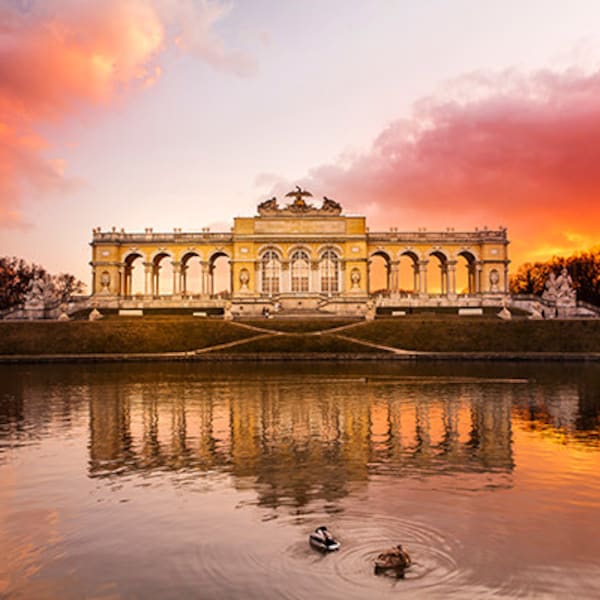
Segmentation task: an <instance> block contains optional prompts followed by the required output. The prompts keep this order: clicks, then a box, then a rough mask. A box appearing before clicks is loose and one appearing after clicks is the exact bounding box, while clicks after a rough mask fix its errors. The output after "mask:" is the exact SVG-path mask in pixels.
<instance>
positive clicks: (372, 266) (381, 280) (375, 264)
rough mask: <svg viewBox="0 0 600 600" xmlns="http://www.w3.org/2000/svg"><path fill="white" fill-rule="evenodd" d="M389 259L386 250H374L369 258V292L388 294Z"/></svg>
mask: <svg viewBox="0 0 600 600" xmlns="http://www.w3.org/2000/svg"><path fill="white" fill-rule="evenodd" d="M390 264H391V259H390V257H389V255H388V254H387V253H386V252H382V251H378V252H374V253H373V254H372V255H371V257H370V259H369V293H370V294H388V293H389V290H390Z"/></svg>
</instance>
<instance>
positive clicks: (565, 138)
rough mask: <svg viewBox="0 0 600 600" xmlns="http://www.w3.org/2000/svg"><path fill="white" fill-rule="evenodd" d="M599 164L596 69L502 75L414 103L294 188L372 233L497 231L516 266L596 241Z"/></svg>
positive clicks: (472, 78)
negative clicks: (316, 195)
mask: <svg viewBox="0 0 600 600" xmlns="http://www.w3.org/2000/svg"><path fill="white" fill-rule="evenodd" d="M599 165H600V72H595V73H591V74H585V73H581V72H577V71H575V70H571V71H567V72H564V73H553V72H549V71H540V72H538V73H534V74H531V75H529V76H524V75H519V74H518V73H515V72H505V73H500V74H498V75H484V74H472V75H469V76H466V77H463V78H461V79H460V80H458V81H457V82H454V83H453V84H452V85H451V86H448V87H447V88H446V89H445V91H444V93H443V94H442V96H438V97H431V98H426V99H423V100H421V101H419V102H417V103H416V104H415V105H414V110H413V113H412V116H411V118H410V119H406V120H399V121H396V122H394V123H391V124H390V125H389V126H388V127H387V128H386V129H385V130H384V131H383V132H381V134H380V135H379V136H378V137H377V138H376V140H375V141H374V143H373V145H372V147H371V148H370V150H369V151H368V152H366V153H363V154H361V155H357V156H354V157H352V158H350V159H348V157H345V158H344V159H343V160H340V161H339V162H338V163H337V164H331V165H323V166H320V167H317V168H315V169H313V170H312V171H311V172H310V173H309V177H308V178H306V179H305V180H304V181H303V182H302V183H303V184H304V185H306V186H309V187H310V188H311V189H320V190H323V191H324V193H327V194H330V195H332V196H333V197H336V198H338V199H339V200H341V201H342V202H343V203H344V204H345V205H346V206H347V207H348V208H349V209H351V210H355V211H359V212H364V213H367V214H368V215H369V216H370V217H371V223H372V224H373V225H378V226H381V227H387V226H389V225H391V224H394V225H397V226H399V227H401V228H402V229H406V230H411V229H416V228H417V227H420V226H427V227H431V228H445V227H446V226H452V227H455V228H457V229H458V228H462V227H464V228H467V227H468V228H472V227H475V226H478V225H489V226H490V227H496V226H498V225H500V224H502V225H507V226H508V227H509V235H510V237H511V239H512V246H511V250H512V252H511V254H512V259H513V263H514V264H513V266H516V265H518V264H519V263H521V262H523V261H525V260H540V259H545V258H548V257H550V256H551V255H552V254H568V253H571V252H573V251H575V250H579V249H583V248H587V247H590V246H592V245H594V244H598V242H599V241H600V201H599V199H600V168H599ZM282 189H283V188H281V190H280V189H279V188H277V190H276V191H277V192H279V191H282Z"/></svg>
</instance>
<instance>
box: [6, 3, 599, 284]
mask: <svg viewBox="0 0 600 600" xmlns="http://www.w3.org/2000/svg"><path fill="white" fill-rule="evenodd" d="M251 4H252V6H250V3H248V4H242V3H225V2H221V1H218V0H212V1H211V0H202V1H195V0H131V2H128V3H122V2H119V1H117V0H107V1H106V2H103V3H95V2H91V1H85V0H84V1H81V0H79V1H76V0H48V1H47V2H44V3H41V2H31V3H30V2H20V1H19V0H12V1H9V2H7V3H4V4H3V5H2V6H1V7H0V23H1V25H0V231H1V236H2V245H1V247H0V254H2V255H17V256H20V257H22V258H25V259H26V260H29V261H33V262H37V263H41V264H43V265H44V266H45V267H46V268H48V269H49V270H50V271H52V272H59V271H68V272H72V273H74V274H76V275H77V276H78V277H80V278H81V279H83V280H84V281H88V280H89V269H88V265H87V262H88V261H89V249H88V242H89V241H90V237H91V229H92V228H93V227H96V226H98V225H100V226H101V227H102V229H110V227H111V226H112V225H116V226H117V227H118V228H121V227H124V228H125V229H126V230H128V231H141V230H143V229H144V228H145V227H148V226H152V227H154V229H155V231H159V230H162V231H170V230H172V229H173V227H182V228H183V229H184V230H190V231H198V230H200V229H201V228H202V227H205V226H211V228H212V229H213V230H218V229H223V230H225V231H227V230H228V228H229V224H231V223H232V221H233V217H235V216H244V215H250V214H254V211H255V206H256V204H257V203H258V202H259V201H260V200H262V199H265V198H267V197H269V196H272V195H274V194H276V195H278V196H279V197H280V198H281V197H282V196H283V194H284V193H285V192H287V191H288V190H289V188H290V187H291V186H292V185H293V184H296V183H298V184H300V185H302V186H305V187H308V188H309V189H310V190H311V191H313V193H314V194H315V196H316V197H321V196H324V195H327V196H329V197H333V198H334V199H336V200H337V201H339V202H340V203H341V204H342V205H343V206H344V209H345V211H346V212H348V213H356V214H363V215H365V216H366V217H367V219H368V223H369V226H370V227H371V230H388V229H389V227H390V226H395V227H398V229H399V230H402V231H414V230H417V229H419V228H423V227H426V228H427V229H429V230H445V229H446V228H447V227H451V228H454V229H456V230H459V229H462V230H472V229H475V228H476V227H479V228H482V227H484V226H488V227H489V228H490V229H496V228H497V227H498V226H500V225H502V226H506V227H507V228H508V236H509V239H510V240H511V247H510V258H511V260H512V264H511V270H512V271H513V272H514V271H515V270H516V269H517V268H518V266H519V265H520V264H522V263H523V262H535V261H538V260H547V259H550V258H551V257H552V256H554V255H564V256H566V255H570V254H573V253H574V252H578V251H584V250H588V249H590V248H592V247H595V246H598V244H599V243H600V226H599V225H598V224H599V223H600V203H598V202H597V198H598V197H600V172H599V171H598V169H597V166H596V163H597V158H598V157H600V108H598V107H599V106H600V103H598V101H597V98H598V97H599V96H600V60H599V59H600V50H598V49H597V48H598V45H597V42H598V38H597V36H595V34H594V32H593V30H592V29H591V26H590V23H594V22H595V18H597V17H598V16H600V8H598V6H597V5H596V4H595V3H594V2H585V1H583V0H582V1H581V2H579V3H578V10H576V11H568V10H567V9H566V8H565V7H563V5H562V4H561V3H559V2H554V3H553V2H541V1H538V0H534V1H532V2H531V3H528V5H527V6H526V7H525V8H523V7H522V6H521V5H517V3H516V2H514V3H510V2H508V3H495V4H490V5H488V6H486V7H482V8H479V7H477V8H475V7H473V5H472V4H471V3H469V2H468V1H467V0H457V2H456V3H454V4H453V6H452V7H451V8H450V7H447V6H445V5H444V4H443V3H438V2H430V3H424V5H423V6H420V7H406V6H403V7H401V6H395V5H392V4H389V3H384V2H381V3H373V5H370V6H368V7H366V6H364V3H361V2H357V1H356V2H355V1H352V0H351V1H347V2H344V3H343V4H342V3H341V2H337V1H334V2H332V3H330V4H329V3H328V5H327V6H322V4H320V3H318V2H316V1H313V0H310V1H309V2H307V3H304V4H303V6H302V7H300V6H277V7H274V6H273V5H272V3H269V2H267V1H266V0H265V1H263V0H257V1H256V2H253V3H251ZM517 6H519V16H520V20H519V23H518V25H517V24H515V23H514V22H513V17H514V11H515V10H516V7H517ZM573 13H575V14H573ZM541 15H543V16H545V17H547V18H545V19H540V16H541ZM366 23H368V24H369V27H368V28H367V27H366V26H365V24H366ZM509 25H510V27H509ZM532 31H535V44H532V40H531V32H532Z"/></svg>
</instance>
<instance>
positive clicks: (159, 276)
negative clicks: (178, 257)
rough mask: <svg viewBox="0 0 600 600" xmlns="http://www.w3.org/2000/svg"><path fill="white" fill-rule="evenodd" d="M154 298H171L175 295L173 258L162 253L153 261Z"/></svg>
mask: <svg viewBox="0 0 600 600" xmlns="http://www.w3.org/2000/svg"><path fill="white" fill-rule="evenodd" d="M152 267H153V268H152V276H153V289H154V296H171V295H172V294H173V265H172V257H171V255H170V254H167V253H166V252H160V253H159V254H157V255H156V256H155V257H154V259H153V261H152Z"/></svg>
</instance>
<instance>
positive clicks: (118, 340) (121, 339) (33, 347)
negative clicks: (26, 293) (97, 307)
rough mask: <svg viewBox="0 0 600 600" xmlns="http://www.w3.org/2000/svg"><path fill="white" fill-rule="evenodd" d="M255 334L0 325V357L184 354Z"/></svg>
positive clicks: (194, 322)
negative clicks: (140, 353)
mask: <svg viewBox="0 0 600 600" xmlns="http://www.w3.org/2000/svg"><path fill="white" fill-rule="evenodd" d="M253 335H255V333H253V332H252V331H249V330H246V329H242V328H241V327H237V326H235V325H232V324H231V323H227V322H225V321H220V320H215V321H212V320H198V319H193V318H177V317H174V318H171V319H169V318H166V317H161V318H149V319H146V318H144V319H128V318H123V317H120V318H114V319H108V320H102V321H97V322H95V323H90V322H88V321H68V322H64V323H61V322H57V321H48V322H15V321H12V322H4V323H1V322H0V354H88V353H89V354H97V353H120V352H121V353H138V352H183V351H189V350H196V349H198V348H205V347H206V346H212V345H214V344H223V343H226V342H231V341H234V340H239V339H244V338H247V337H251V336H253Z"/></svg>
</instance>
